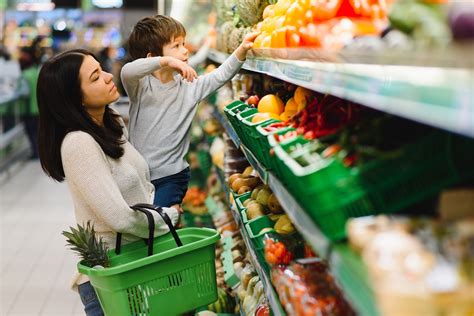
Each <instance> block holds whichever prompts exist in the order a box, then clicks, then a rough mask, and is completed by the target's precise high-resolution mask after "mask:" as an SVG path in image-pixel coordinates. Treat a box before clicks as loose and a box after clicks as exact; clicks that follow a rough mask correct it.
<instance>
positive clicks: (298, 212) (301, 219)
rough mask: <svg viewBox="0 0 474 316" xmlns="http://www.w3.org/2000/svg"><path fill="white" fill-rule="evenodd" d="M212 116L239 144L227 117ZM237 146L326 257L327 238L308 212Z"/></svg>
mask: <svg viewBox="0 0 474 316" xmlns="http://www.w3.org/2000/svg"><path fill="white" fill-rule="evenodd" d="M214 116H215V117H216V118H218V120H219V122H221V121H224V122H226V124H223V126H224V128H225V130H226V131H227V132H228V134H229V136H230V137H231V138H232V140H233V142H234V143H239V144H240V140H239V139H238V136H237V134H235V136H232V135H231V133H229V130H228V129H227V127H231V125H230V123H229V122H228V121H227V119H226V118H225V117H224V116H223V115H222V114H220V113H219V112H218V111H217V110H216V111H214ZM234 137H236V139H234ZM239 147H240V149H241V150H242V152H243V153H244V155H245V157H247V160H248V161H249V163H250V165H251V166H252V168H253V169H254V170H256V171H257V173H258V175H259V177H260V179H262V181H263V182H264V183H265V184H267V185H268V186H269V187H270V188H271V189H272V191H273V193H275V195H276V197H277V198H278V201H280V204H281V206H282V207H283V209H284V210H285V212H286V214H287V215H288V216H289V217H290V219H291V221H292V222H293V224H294V226H295V227H296V229H297V230H298V231H299V232H300V233H301V235H302V236H303V238H304V239H305V240H306V241H307V242H308V243H309V245H310V246H311V247H312V249H313V250H314V251H315V252H316V253H317V254H318V255H319V256H321V257H323V258H326V257H327V254H328V251H329V247H330V243H329V240H328V239H327V238H326V237H325V236H324V235H323V233H322V232H321V231H320V230H319V228H318V227H317V226H316V224H315V223H314V222H313V220H312V219H311V218H310V217H309V216H308V214H306V212H305V211H304V210H303V208H302V207H301V206H300V205H299V203H298V202H297V201H296V200H295V199H294V198H293V196H292V195H291V194H290V193H289V192H288V190H287V189H286V188H285V187H284V186H283V184H281V182H280V181H279V180H278V179H277V177H275V176H274V175H273V174H272V173H271V172H269V171H268V170H266V169H265V167H264V166H262V164H261V163H260V162H259V161H258V160H257V159H256V158H255V156H254V155H253V154H252V152H251V151H250V150H248V149H247V148H246V147H245V146H243V145H240V146H239Z"/></svg>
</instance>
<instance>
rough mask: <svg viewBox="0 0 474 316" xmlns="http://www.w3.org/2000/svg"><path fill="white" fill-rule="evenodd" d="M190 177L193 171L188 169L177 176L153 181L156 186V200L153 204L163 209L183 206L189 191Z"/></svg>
mask: <svg viewBox="0 0 474 316" xmlns="http://www.w3.org/2000/svg"><path fill="white" fill-rule="evenodd" d="M190 177H191V171H190V170H189V167H188V168H186V169H184V170H183V171H181V172H179V173H177V174H173V175H171V176H167V177H163V178H160V179H156V180H153V181H151V183H153V185H154V186H155V200H154V201H153V204H154V205H157V206H161V207H170V206H171V205H175V204H181V202H182V201H183V198H184V195H185V194H186V191H187V190H188V183H189V178H190Z"/></svg>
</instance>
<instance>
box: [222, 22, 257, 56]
mask: <svg viewBox="0 0 474 316" xmlns="http://www.w3.org/2000/svg"><path fill="white" fill-rule="evenodd" d="M250 32H251V28H250V27H245V28H244V27H241V28H238V29H234V30H233V31H232V33H230V36H229V40H228V43H227V52H228V53H229V54H231V53H232V52H233V51H234V50H236V49H237V47H239V45H240V43H242V40H243V39H244V37H245V35H247V34H248V33H250Z"/></svg>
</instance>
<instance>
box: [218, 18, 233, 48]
mask: <svg viewBox="0 0 474 316" xmlns="http://www.w3.org/2000/svg"><path fill="white" fill-rule="evenodd" d="M234 28H235V27H234V24H233V23H232V21H227V22H225V23H224V24H222V25H221V27H220V28H219V35H218V38H217V44H218V49H219V50H220V51H222V52H227V47H228V43H229V37H230V34H231V33H232V30H234Z"/></svg>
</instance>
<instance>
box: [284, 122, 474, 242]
mask: <svg viewBox="0 0 474 316" xmlns="http://www.w3.org/2000/svg"><path fill="white" fill-rule="evenodd" d="M306 143H307V141H306V140H304V139H302V138H300V137H298V138H296V139H293V140H292V141H290V142H287V143H284V144H283V143H280V144H276V146H275V154H276V155H277V157H278V160H279V163H280V166H283V167H282V168H281V170H280V172H279V173H278V176H279V177H281V178H282V180H283V182H284V183H291V185H288V189H289V190H290V191H291V193H292V194H293V196H294V197H295V198H296V199H297V200H298V201H299V203H300V204H301V205H302V206H303V207H304V208H305V209H306V211H307V212H308V214H309V215H310V216H311V217H312V218H313V220H314V221H315V222H316V223H317V224H318V225H319V226H320V228H321V230H322V231H323V232H324V233H325V234H326V236H327V237H328V238H330V239H332V240H338V239H342V238H345V237H346V233H345V223H346V221H347V219H349V218H351V217H360V216H366V215H373V214H378V213H392V212H396V211H398V210H400V209H403V208H405V207H408V206H410V205H411V204H413V203H416V202H419V201H421V200H423V199H425V198H428V197H430V196H432V195H434V194H436V193H437V192H439V191H440V190H441V189H443V188H445V187H447V186H450V185H453V184H455V183H457V182H459V181H460V180H463V179H468V178H472V177H473V176H474V168H473V167H472V161H474V144H473V141H472V140H469V139H466V138H464V137H457V136H454V135H451V134H448V133H445V132H440V131H435V132H432V133H431V134H429V135H427V136H425V137H423V138H422V139H419V140H418V141H416V142H414V143H412V144H409V145H406V146H405V147H404V148H403V150H402V154H401V156H399V157H398V158H395V159H385V160H379V159H374V160H372V161H370V162H368V163H366V164H364V165H361V166H356V167H353V168H347V167H345V166H344V165H343V164H342V162H341V161H340V160H339V159H321V160H320V161H319V162H318V163H315V164H311V165H308V166H306V167H303V166H301V165H300V164H299V163H298V162H297V161H296V160H295V158H297V157H295V156H294V155H292V154H289V153H288V152H287V150H288V148H290V147H291V146H294V145H297V144H299V145H301V146H304V145H305V144H306ZM300 152H301V151H300Z"/></svg>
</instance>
